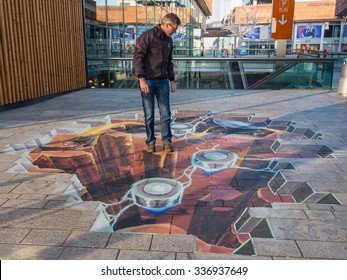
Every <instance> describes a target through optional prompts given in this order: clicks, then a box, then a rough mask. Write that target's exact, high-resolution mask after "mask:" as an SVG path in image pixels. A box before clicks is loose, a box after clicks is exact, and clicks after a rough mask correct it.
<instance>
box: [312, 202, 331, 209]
mask: <svg viewBox="0 0 347 280" xmlns="http://www.w3.org/2000/svg"><path fill="white" fill-rule="evenodd" d="M307 207H308V208H309V209H310V210H321V211H333V207H332V206H331V205H327V204H311V203H309V204H307Z"/></svg>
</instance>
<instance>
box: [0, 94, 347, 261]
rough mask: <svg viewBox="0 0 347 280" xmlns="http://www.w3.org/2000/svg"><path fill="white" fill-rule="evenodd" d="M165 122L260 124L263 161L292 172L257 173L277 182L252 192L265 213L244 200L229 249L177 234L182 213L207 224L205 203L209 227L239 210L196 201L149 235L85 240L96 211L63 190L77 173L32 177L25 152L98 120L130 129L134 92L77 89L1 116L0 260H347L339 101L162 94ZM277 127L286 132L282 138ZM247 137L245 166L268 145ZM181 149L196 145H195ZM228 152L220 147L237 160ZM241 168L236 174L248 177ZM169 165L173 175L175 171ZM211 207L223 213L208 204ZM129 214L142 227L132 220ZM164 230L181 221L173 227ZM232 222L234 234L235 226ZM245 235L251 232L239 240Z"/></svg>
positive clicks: (345, 155)
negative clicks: (169, 117)
mask: <svg viewBox="0 0 347 280" xmlns="http://www.w3.org/2000/svg"><path fill="white" fill-rule="evenodd" d="M172 111H173V112H174V113H175V114H177V116H180V112H182V114H183V115H182V116H181V117H182V119H184V118H188V117H190V118H192V116H198V119H199V118H200V119H199V121H200V120H201V116H205V115H206V113H207V112H209V111H213V112H214V114H216V116H217V117H216V118H218V119H222V120H223V119H226V120H229V119H228V116H230V118H231V119H230V123H232V124H233V125H235V124H237V123H236V121H239V120H242V123H244V122H245V120H250V123H251V124H252V123H255V122H252V119H254V120H256V119H257V120H267V119H270V120H271V122H268V123H266V125H267V127H266V129H267V130H271V133H272V135H278V138H276V139H277V140H278V142H276V141H275V140H274V138H271V139H272V140H274V142H273V145H277V144H276V143H280V144H279V145H278V146H276V147H275V146H273V145H271V147H270V148H271V151H270V152H271V154H272V156H273V155H274V156H273V157H271V156H270V157H271V160H274V159H275V160H276V162H279V163H280V164H281V163H282V166H284V163H286V164H291V165H292V166H294V167H293V168H288V165H286V166H287V167H283V168H279V167H277V169H275V167H274V168H272V167H270V165H269V166H268V167H266V168H265V169H266V170H265V169H260V171H261V172H263V171H264V172H265V173H264V174H265V175H266V174H268V173H273V174H276V175H277V177H275V176H273V177H272V178H271V180H268V181H266V182H267V186H266V185H265V186H262V188H261V189H262V190H264V189H266V188H267V193H266V195H265V193H262V194H261V195H259V190H260V189H257V193H258V196H259V197H260V198H262V199H263V200H262V201H266V202H267V203H266V204H263V203H259V200H253V201H251V200H249V201H248V202H249V203H246V204H245V205H244V206H243V208H242V211H245V212H243V213H241V214H238V216H237V218H238V219H237V220H235V221H234V222H233V225H234V227H233V229H230V231H232V230H233V231H236V232H233V233H234V234H235V235H236V236H237V237H238V241H239V242H240V244H241V245H240V246H234V247H233V248H232V250H229V248H228V249H225V248H226V247H228V246H220V245H219V244H220V240H219V241H218V242H215V243H213V241H211V240H212V239H211V238H210V239H209V238H205V236H204V234H203V233H201V232H199V234H198V233H197V232H198V230H197V229H196V228H192V225H194V226H196V225H199V226H201V224H198V223H195V224H194V223H193V222H191V224H190V226H186V225H183V224H184V223H185V221H186V219H188V218H186V217H188V216H189V212H190V211H192V212H193V213H191V215H190V216H189V217H190V218H191V221H194V219H197V218H196V217H198V218H201V219H203V221H208V220H209V219H207V215H210V214H204V213H206V212H204V211H205V210H206V209H210V208H209V207H210V206H209V203H210V204H211V205H212V204H213V205H212V206H211V207H212V210H213V211H215V212H218V214H216V217H217V216H218V215H219V213H221V212H223V211H224V213H227V211H231V210H230V209H231V208H236V207H239V205H240V204H237V205H236V204H232V203H231V202H230V201H232V202H235V201H234V200H227V199H225V198H224V197H223V196H221V198H220V199H218V200H213V199H211V200H207V199H206V198H201V199H198V202H199V203H201V202H204V203H205V204H204V205H203V206H204V207H205V208H201V207H200V208H199V206H200V205H199V203H197V202H196V201H194V205H188V204H184V203H186V200H185V198H184V199H183V201H184V203H183V204H182V206H180V205H178V206H176V208H177V209H179V208H180V207H183V206H185V207H186V208H185V210H186V211H187V212H185V213H184V215H181V216H180V213H178V212H174V211H172V212H170V211H169V212H168V214H164V215H163V216H159V217H158V218H157V219H158V221H159V222H157V223H156V226H153V227H152V228H151V227H146V228H145V226H144V225H142V226H140V227H137V226H132V227H124V228H123V229H125V230H120V231H116V232H110V231H109V232H107V230H105V231H104V232H101V230H99V231H98V230H96V231H93V230H92V229H93V228H95V227H97V225H99V224H98V223H96V221H98V218H99V217H100V216H99V215H100V213H101V212H102V211H101V210H100V204H99V202H98V201H95V200H93V199H84V200H82V199H80V198H79V197H76V195H75V193H74V190H75V191H77V190H82V189H83V187H84V186H83V185H84V184H81V178H80V177H79V176H77V175H76V172H70V173H69V172H67V171H66V170H65V171H64V169H63V168H62V169H61V170H58V169H57V168H52V169H53V170H52V172H48V171H47V170H46V171H45V172H37V171H38V170H36V172H32V171H33V168H34V169H35V168H36V167H35V164H33V161H32V156H31V155H30V153H32V152H33V151H34V150H35V149H36V148H40V147H51V146H52V139H53V138H54V137H56V136H59V135H62V134H65V135H66V134H79V135H85V134H83V133H84V132H86V131H88V129H90V128H93V127H97V126H98V125H103V124H106V123H107V120H108V121H109V120H129V119H131V120H136V121H138V120H141V116H142V110H141V101H140V97H139V94H138V92H137V90H101V89H93V90H92V89H86V90H82V91H78V92H74V93H70V94H66V95H62V96H59V97H56V98H53V99H50V100H46V101H44V102H41V103H37V104H34V105H30V106H26V107H22V108H17V109H13V110H8V111H1V112H0V116H1V118H0V133H1V134H0V151H2V152H1V156H0V258H1V259H172V260H173V259H178V260H182V259H347V126H346V121H347V99H343V98H341V97H339V96H338V95H337V93H336V91H334V90H332V91H329V90H278V91H276V90H273V91H270V90H262V91H218V90H215V91H211V90H180V91H179V92H177V93H175V94H172ZM242 118H244V119H242ZM256 123H257V125H258V122H256ZM271 123H272V125H271ZM275 123H276V125H275ZM283 123H287V125H286V127H285V128H283V127H282V126H283ZM87 124H88V125H89V127H88V125H87ZM94 124H95V125H94ZM280 124H281V125H280ZM234 128H235V127H233V129H234ZM238 128H240V127H238ZM250 130H252V129H250ZM253 130H254V129H253ZM253 130H252V131H253ZM48 132H49V133H50V134H49V133H48ZM191 134H193V132H192V133H191ZM230 135H231V136H230ZM235 135H236V136H235ZM186 136H187V135H186ZM247 136H248V137H249V136H250V135H249V134H247ZM251 136H252V137H251V138H252V140H247V141H250V142H251V145H252V146H250V147H251V148H249V147H247V151H248V154H247V155H248V156H250V155H251V154H250V150H252V149H254V150H256V149H257V147H258V146H259V147H260V146H262V145H263V147H262V148H263V149H267V147H264V145H265V144H266V143H267V142H266V143H265V142H264V141H263V142H261V140H264V139H258V138H257V137H258V136H256V134H252V135H251ZM201 137H203V136H201ZM227 137H231V138H227ZM266 137H268V135H267V136H266ZM276 137H277V136H276ZM220 138H221V139H222V138H223V139H224V138H225V139H226V140H225V141H226V142H227V141H231V140H230V139H234V141H243V140H242V139H243V138H242V137H241V136H240V134H238V132H237V133H235V134H229V135H228V136H221V137H220ZM54 139H56V138H54ZM179 139H180V138H177V139H175V140H174V143H175V142H176V141H177V147H178V150H179V152H178V153H177V158H178V160H176V161H174V162H175V163H176V165H177V166H178V167H179V164H178V163H180V161H179V160H180V158H181V157H184V153H185V152H184V145H183V144H182V145H183V146H182V148H181V146H179V145H181V144H179V143H178V141H179ZM189 139H193V140H194V139H195V140H196V139H197V138H196V135H195V136H194V137H192V138H189ZM189 139H188V140H189ZM240 139H241V140H240ZM247 139H248V138H247ZM266 139H269V138H266ZM193 140H191V141H193ZM195 140H194V141H195ZM258 140H259V141H260V142H257V141H258ZM213 141H215V139H214V140H213ZM221 141H222V140H221ZM223 141H224V140H223ZM180 143H181V142H180ZM187 143H188V142H187ZM192 143H193V142H192ZM194 143H198V142H194ZM199 143H200V142H199ZM199 143H198V144H199ZM206 143H208V140H206ZM228 143H229V142H228ZM230 143H231V144H228V145H229V146H225V147H231V148H230V149H231V150H233V149H239V151H241V150H242V149H243V148H242V149H241V148H239V147H236V146H235V145H234V144H232V141H231V142H230ZM240 143H241V142H240ZM242 143H248V142H242ZM264 143H265V144H264ZM198 144H194V145H198ZM258 144H259V145H258ZM220 145H221V144H220ZM233 145H234V146H233ZM257 145H258V146H257ZM46 149H48V148H46ZM52 149H53V148H52ZM133 149H134V150H135V152H136V151H138V150H137V149H139V150H141V149H143V147H140V148H139V147H138V146H136V145H135V147H134V148H133ZM224 150H225V149H224ZM233 151H234V152H235V150H233ZM242 151H243V150H242ZM135 152H134V153H135ZM138 152H140V151H138ZM76 153H77V152H76ZM235 153H237V152H235ZM260 154H264V155H265V153H263V152H261V153H260ZM257 155H259V153H258V154H257ZM267 156H268V155H267ZM264 157H265V156H264ZM244 158H245V159H246V156H245V157H244ZM141 160H143V158H141ZM262 160H264V158H262ZM183 161H184V160H183ZM245 161H246V160H245ZM245 161H244V162H243V165H242V166H243V168H244V169H247V168H248V169H250V167H248V165H247V164H246V165H245ZM272 162H273V161H272ZM136 164H137V163H136ZM177 166H176V168H177V169H176V173H177V172H179V171H178V170H179V168H178V167H177ZM239 166H240V168H241V167H242V166H241V165H239ZM136 167H137V166H136ZM134 168H135V167H134ZM252 168H253V167H252ZM135 169H136V168H135ZM241 169H242V168H241ZM252 170H255V169H252ZM53 171H54V172H53ZM257 171H258V172H259V170H257ZM268 171H271V172H268ZM134 172H135V171H134ZM266 172H267V173H266ZM218 174H225V173H223V172H220V173H218ZM218 174H216V175H214V174H212V173H211V174H209V175H210V176H206V174H198V173H195V175H194V176H195V177H194V179H193V181H194V180H196V181H195V182H198V180H201V181H202V182H203V181H204V180H207V179H206V178H210V177H213V176H214V178H215V179H213V180H215V181H213V180H212V179H211V182H210V186H209V188H210V189H211V188H212V187H211V186H212V185H213V184H217V186H216V189H218V187H220V186H218V183H215V182H219V180H222V179H219V177H218ZM249 174H251V176H253V175H254V174H259V173H247V176H249ZM252 174H253V175H252ZM270 175H271V174H270ZM127 176H128V175H127ZM204 176H205V177H204ZM223 176H224V175H223ZM228 176H229V175H228ZM232 176H234V177H230V180H231V182H230V186H232V187H233V188H236V189H237V188H241V187H242V186H245V185H242V184H246V183H240V182H241V181H242V179H244V178H242V177H241V175H239V177H238V175H237V173H236V174H234V173H233V175H232ZM271 176H272V175H271ZM224 177H226V175H225V176H224ZM199 178H200V179H199ZM228 178H229V177H228ZM228 178H227V179H228ZM269 178H270V177H269ZM246 179H247V180H249V178H246ZM208 180H210V179H208ZM257 180H260V179H259V178H258V177H257V176H255V175H254V178H252V182H253V183H252V184H257ZM262 180H265V179H262ZM199 182H200V181H199ZM235 182H237V186H236V185H233V184H234V183H235ZM264 182H265V181H264ZM235 184H236V183H235ZM276 184H277V185H278V186H275V185H276ZM223 186H224V185H223ZM235 186H236V187H235ZM252 186H253V185H252ZM223 188H224V187H223ZM216 189H213V191H214V192H213V193H212V194H213V195H215V194H216V193H217V191H216ZM238 190H239V191H240V189H238ZM269 190H270V191H271V192H270V191H269ZM81 193H82V192H81ZM223 195H224V193H223ZM275 196H276V197H275ZM259 197H258V198H259ZM269 197H270V198H269ZM221 201H222V202H223V203H222V204H220V205H217V202H218V203H221ZM251 202H252V203H251ZM228 203H229V204H228ZM193 207H195V208H193ZM176 208H174V209H176ZM183 208H184V207H183ZM217 208H218V209H217ZM187 209H188V210H187ZM103 210H105V209H103ZM140 210H141V209H140ZM175 211H176V210H175ZM177 211H178V210H177ZM199 211H200V212H199ZM198 212H199V213H200V214H199V213H198ZM215 212H213V213H215ZM201 213H202V214H201ZM209 213H210V212H209ZM211 213H212V212H211ZM245 213H246V214H247V215H248V217H246V216H245V215H246V214H245ZM186 214H187V216H185V215H186ZM140 215H141V217H142V218H143V217H148V216H149V214H148V213H146V214H144V211H143V209H142V210H141V211H140ZM213 215H214V214H213ZM164 216H165V217H166V218H167V217H168V216H170V218H168V219H171V221H172V222H171V226H169V228H170V230H169V231H167V232H166V231H165V230H163V231H162V232H161V231H160V230H159V228H160V226H161V225H165V226H167V221H166V220H165V221H163V222H160V219H163V220H164V218H163V217H164ZM224 216H225V215H224ZM151 217H152V216H151ZM182 217H183V218H182ZM218 217H219V216H218ZM175 219H177V220H179V219H181V220H182V221H181V220H180V221H179V222H177V223H175V221H174V220H175ZM236 223H239V226H235V224H236ZM181 224H182V227H179V226H178V225H181ZM174 225H175V227H174ZM260 225H263V226H262V227H260ZM246 227H248V228H249V227H251V228H252V230H248V231H247V230H246V229H245V228H246ZM127 229H128V230H127ZM182 229H184V230H182ZM242 229H243V231H242ZM151 230H152V232H150V231H151ZM123 231H124V232H123ZM195 232H196V234H195ZM204 238H205V239H204ZM228 250H229V251H228Z"/></svg>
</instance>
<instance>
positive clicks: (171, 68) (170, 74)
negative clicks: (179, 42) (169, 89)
mask: <svg viewBox="0 0 347 280" xmlns="http://www.w3.org/2000/svg"><path fill="white" fill-rule="evenodd" d="M171 46H172V48H171V52H170V55H169V61H168V64H167V73H168V77H169V80H170V81H174V80H175V72H174V64H173V62H172V51H173V42H172V41H171Z"/></svg>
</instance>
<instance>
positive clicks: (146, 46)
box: [134, 25, 175, 81]
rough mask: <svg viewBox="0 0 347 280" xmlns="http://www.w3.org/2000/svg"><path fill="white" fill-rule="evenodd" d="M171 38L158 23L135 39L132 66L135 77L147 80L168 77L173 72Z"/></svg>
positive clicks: (169, 77) (171, 78) (171, 79)
mask: <svg viewBox="0 0 347 280" xmlns="http://www.w3.org/2000/svg"><path fill="white" fill-rule="evenodd" d="M172 48H173V42H172V38H171V37H169V36H167V35H166V34H165V33H164V32H163V30H162V29H161V28H160V25H158V26H155V27H153V28H151V29H149V30H147V31H145V32H144V33H142V34H141V35H140V37H138V38H137V40H136V46H135V54H134V66H135V74H136V76H137V77H139V78H141V77H145V78H146V79H147V80H155V79H169V80H170V81H173V80H174V79H175V74H174V70H173V63H172Z"/></svg>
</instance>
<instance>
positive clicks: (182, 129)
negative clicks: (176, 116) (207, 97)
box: [171, 123, 196, 138]
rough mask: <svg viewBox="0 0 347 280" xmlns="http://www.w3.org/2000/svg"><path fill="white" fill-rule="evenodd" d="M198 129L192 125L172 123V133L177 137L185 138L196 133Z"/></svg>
mask: <svg viewBox="0 0 347 280" xmlns="http://www.w3.org/2000/svg"><path fill="white" fill-rule="evenodd" d="M195 130H196V127H195V126H194V125H192V124H190V123H172V124H171V131H172V134H173V135H174V136H175V137H176V138H179V137H183V136H185V135H187V134H189V133H194V132H195Z"/></svg>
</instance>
